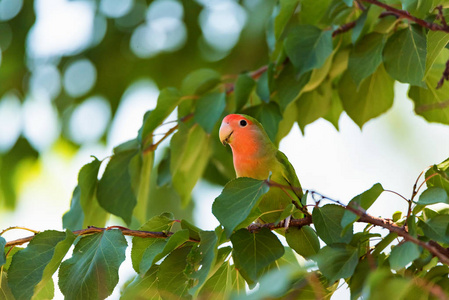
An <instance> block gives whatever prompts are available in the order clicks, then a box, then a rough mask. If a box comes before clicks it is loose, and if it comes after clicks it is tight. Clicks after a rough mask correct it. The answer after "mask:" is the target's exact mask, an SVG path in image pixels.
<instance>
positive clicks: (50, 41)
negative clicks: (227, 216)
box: [0, 0, 449, 299]
mask: <svg viewBox="0 0 449 300" xmlns="http://www.w3.org/2000/svg"><path fill="white" fill-rule="evenodd" d="M130 1H131V0H127V1H125V0H123V2H122V6H121V7H120V6H119V8H117V10H111V9H109V10H108V6H107V5H106V4H103V5H104V6H103V7H102V9H103V10H105V11H106V12H107V13H108V14H110V15H117V14H120V13H123V11H126V5H127V3H129V2H130ZM106 2H107V1H104V0H103V1H101V3H106ZM231 2H232V1H231ZM231 2H230V3H231ZM49 3H50V2H48V1H44V0H38V1H36V11H37V22H36V24H35V26H34V28H33V30H32V32H31V34H30V36H29V45H30V51H32V52H33V53H34V55H37V56H45V55H53V54H55V53H60V52H70V51H75V50H76V49H78V48H79V47H82V46H83V45H84V44H86V43H88V42H89V40H90V38H91V36H90V35H91V32H90V28H91V26H92V24H93V22H95V18H94V14H93V11H92V5H91V3H89V2H88V1H87V2H77V1H75V2H70V1H68V0H53V1H51V6H50V5H49ZM100 5H102V4H100ZM227 5H230V6H233V5H234V6H235V4H233V2H232V3H231V4H227ZM120 9H121V10H120ZM175 9H176V8H175ZM226 9H228V8H226V7H224V8H223V7H219V8H215V10H214V9H210V10H209V11H208V12H207V13H205V14H204V15H203V16H202V19H203V22H206V21H207V20H208V19H210V20H216V18H214V17H213V16H214V15H213V14H214V13H215V14H216V13H217V11H219V12H220V10H222V11H221V13H223V11H225V12H227V11H226ZM236 11H238V13H237V14H236V17H235V18H234V19H233V22H230V24H227V23H226V22H214V23H213V26H216V27H217V28H216V29H217V30H218V31H220V30H221V33H222V34H223V35H226V34H229V32H231V31H234V32H237V31H238V30H241V27H242V26H243V25H242V24H244V21H245V15H244V13H242V12H241V11H240V10H239V9H238V8H236ZM211 15H212V17H211ZM215 16H217V15H215ZM171 22H172V23H170V24H171V25H170V24H169V25H167V23H163V24H162V25H160V26H162V27H161V28H171V27H170V26H179V24H178V25H176V24H177V23H176V22H175V21H171ZM211 22H212V21H211ZM175 23H176V24H175ZM220 24H225V26H228V27H227V28H220V26H221V25H220ZM148 26H149V27H148V28H146V29H145V30H156V31H158V30H159V29H157V26H156V25H154V24H153V25H148ZM152 26H153V27H152ZM154 26H156V29H155V27H154ZM164 26H168V27H164ZM239 28H240V29H239ZM142 30H143V29H142ZM67 32H69V34H67ZM158 32H159V33H160V32H162V33H164V32H166V31H165V29H164V30H162V29H160V30H159V31H158ZM211 39H213V38H211ZM219 42H220V41H218V40H217V41H215V43H219ZM230 45H231V46H229V45H224V46H223V45H222V46H223V47H230V48H232V44H230ZM166 46H167V45H166ZM168 46H170V47H175V48H176V45H174V46H173V45H168ZM168 46H167V47H168ZM148 47H150V46H148ZM148 49H150V50H151V51H153V50H154V49H153V48H151V47H150V48H148ZM152 49H153V50H152ZM167 49H168V48H167ZM150 50H149V51H148V52H145V53H140V54H136V55H144V56H145V55H147V56H148V55H153V54H152V52H151V51H150ZM78 67H80V66H78ZM81 67H83V66H81ZM84 67H86V68H89V62H85V65H84ZM42 72H47V73H48V74H54V70H50V69H47V70H42ZM52 72H53V73H52ZM47 73H45V74H47ZM94 73H95V70H94V71H92V74H94ZM92 76H93V79H92V80H91V81H93V82H95V79H94V77H95V75H92ZM88 83H89V82H88ZM60 85H61V83H60ZM62 85H64V83H63V82H62ZM54 88H55V89H57V88H58V86H56V85H55V87H54ZM59 88H62V87H61V86H59ZM159 88H163V87H157V86H156V85H155V84H154V82H153V81H152V80H151V79H147V80H142V81H139V82H136V83H135V84H133V85H132V86H131V87H129V88H128V89H127V90H126V91H125V92H124V94H123V97H122V101H121V104H120V106H119V109H118V112H117V115H116V117H115V119H114V120H113V123H112V126H111V129H110V132H109V134H108V138H107V145H99V144H96V143H94V142H89V141H90V140H92V141H94V140H96V136H95V135H93V136H88V133H89V132H90V130H89V128H87V129H86V130H84V132H85V134H81V135H80V136H76V134H77V133H76V132H75V131H74V132H73V135H74V138H75V139H80V140H83V141H84V140H87V141H88V142H87V143H85V144H84V145H83V147H82V148H81V149H80V151H79V152H78V153H73V150H72V149H71V148H70V147H67V146H66V145H64V144H58V143H56V144H55V142H54V140H55V137H56V136H58V135H59V131H58V130H59V129H58V126H57V124H55V122H56V121H55V111H54V108H53V106H52V103H51V100H50V98H51V97H49V95H45V94H39V93H36V96H34V97H33V98H32V99H27V101H26V102H25V105H24V106H23V107H20V105H19V106H18V104H17V101H15V100H14V99H12V100H10V101H9V102H8V105H9V106H8V107H7V109H9V110H5V108H2V107H1V106H0V129H1V128H2V127H1V126H2V121H1V120H2V116H8V115H10V113H11V111H12V112H20V113H21V114H22V115H23V120H30V121H23V122H19V124H18V125H17V128H20V127H22V130H23V131H24V132H25V134H26V135H28V136H29V137H31V139H32V140H33V138H34V137H36V138H35V143H36V145H37V147H39V148H40V149H43V150H44V151H43V152H42V153H43V155H42V161H41V164H40V165H39V166H33V167H30V169H29V170H27V173H29V177H30V179H29V180H26V181H25V184H24V186H22V187H21V191H22V193H21V195H20V200H19V202H18V203H19V204H18V208H17V210H16V211H14V212H12V213H11V212H8V213H3V214H2V215H1V216H0V228H6V227H8V226H11V225H18V226H25V227H29V228H33V229H36V230H45V229H57V230H60V229H62V220H61V216H62V215H63V213H64V212H66V211H67V210H68V208H69V204H70V198H71V193H72V191H73V188H74V186H75V185H76V180H77V174H78V171H79V169H80V168H81V166H82V165H84V164H85V163H87V162H89V161H90V160H91V158H90V156H91V155H95V156H97V157H99V158H104V157H106V156H108V155H110V153H111V150H112V148H113V147H114V146H116V145H118V144H119V143H121V142H123V141H126V140H128V139H132V138H134V137H135V135H136V132H137V130H138V129H139V127H140V125H141V120H142V116H143V114H144V112H145V111H147V110H148V109H152V108H154V107H155V105H156V99H157V95H158V92H159ZM407 89H408V86H407V85H404V84H399V83H396V85H395V100H394V106H393V108H392V109H390V110H389V111H388V112H387V113H386V114H383V115H382V116H380V117H378V118H376V119H373V120H371V121H369V122H368V123H367V124H365V125H364V127H363V128H362V129H360V128H359V127H358V126H357V125H356V124H355V123H354V122H353V121H352V120H351V119H350V118H349V117H348V116H347V115H346V114H345V113H343V114H342V116H341V118H340V121H339V130H338V131H337V130H336V129H335V128H334V127H333V126H332V125H331V124H330V123H328V122H327V121H324V120H322V119H320V120H318V121H316V122H314V123H313V124H311V125H308V126H307V127H306V129H305V132H304V134H303V133H301V132H300V130H299V128H298V126H297V125H295V126H294V128H293V130H292V131H291V132H290V134H289V135H288V136H287V137H285V138H284V139H283V140H282V142H281V144H280V150H281V151H283V152H284V153H285V154H286V155H287V157H288V158H289V160H290V162H291V163H292V165H293V166H294V168H295V170H296V171H297V174H298V177H299V179H300V181H301V184H302V187H303V188H304V189H310V190H315V191H317V192H319V193H321V194H323V195H326V196H329V197H331V198H333V199H336V200H340V201H341V202H343V203H347V202H349V200H350V199H352V198H353V197H354V196H356V195H358V194H360V193H362V192H363V191H365V190H367V189H369V188H370V187H371V186H372V185H374V184H375V183H377V182H380V183H381V184H382V185H383V187H384V188H385V189H390V190H394V191H396V192H398V193H400V194H402V195H404V196H405V197H410V195H411V192H412V187H413V184H414V183H415V180H416V178H417V176H418V175H419V174H420V172H421V171H423V170H425V169H426V168H427V167H428V166H430V165H432V164H436V163H439V162H441V161H443V160H445V159H446V158H447V157H448V156H449V138H448V137H449V126H444V125H441V124H432V123H428V122H427V121H425V120H424V119H423V118H422V117H419V116H416V115H415V113H414V112H413V103H412V101H411V100H409V99H408V98H407ZM86 102H87V104H85V106H84V107H80V108H79V111H78V112H77V114H75V116H77V117H74V118H73V119H72V120H71V122H73V127H74V128H78V129H80V130H81V132H83V128H82V124H83V122H82V120H83V119H84V118H88V117H89V116H90V115H98V114H96V112H97V111H107V110H108V108H107V107H105V106H104V105H105V102H106V101H104V100H102V99H101V98H93V99H89V101H86ZM2 103H3V102H2ZM3 106H5V105H3ZM37 110H38V111H39V112H40V113H39V114H36V111H37ZM5 111H6V112H8V113H5ZM2 113H3V114H2ZM38 116H41V117H40V118H38ZM174 118H176V114H172V115H171V116H170V117H169V119H174ZM5 119H6V117H5V118H3V120H5ZM109 120H110V115H107V114H106V115H105V116H103V119H99V120H96V122H97V123H96V124H95V128H98V133H96V134H97V135H98V134H101V133H102V132H103V131H104V130H105V128H103V129H102V126H103V127H105V125H104V124H107V122H108V121H109ZM11 122H14V121H11ZM27 122H28V123H27ZM11 124H12V123H9V125H11ZM33 124H41V125H40V126H41V127H39V128H36V126H35V125H33ZM80 126H81V127H80ZM13 128H14V126H13ZM16 131H17V132H19V133H20V130H16ZM16 131H14V130H11V132H12V134H15V133H14V132H16ZM161 131H163V129H162V130H161ZM42 132H46V133H47V134H46V135H42ZM37 137H39V138H37ZM8 138H9V139H11V137H8ZM5 140H6V137H5ZM4 143H6V142H4ZM1 145H2V141H1V140H0V147H1ZM228 151H231V150H230V149H229V148H228ZM25 167H26V166H25ZM220 191H221V188H219V187H214V186H211V185H209V184H207V183H204V182H201V183H199V184H198V185H197V186H196V187H195V189H194V196H195V197H194V198H195V199H196V201H197V203H196V208H195V220H196V223H197V225H198V226H199V227H200V228H202V229H204V230H207V229H214V228H215V227H216V226H217V225H218V221H217V220H216V219H215V217H214V216H213V215H212V213H211V206H212V203H213V200H214V199H215V197H216V196H218V195H219V193H220ZM405 209H406V202H405V201H404V200H402V199H401V198H400V197H398V196H397V195H394V194H390V193H384V194H382V195H381V197H380V200H379V201H376V203H375V204H374V205H373V207H372V208H371V209H370V210H369V213H370V214H372V215H374V216H383V217H391V215H392V214H393V213H394V212H395V211H398V210H401V211H405ZM24 235H27V233H23V232H20V233H18V232H16V231H14V232H10V233H8V234H7V235H6V236H5V238H6V239H7V240H10V239H14V238H17V237H20V236H24ZM128 242H130V241H129V240H128ZM129 249H130V248H129ZM127 257H128V258H129V251H128V253H127ZM133 274H134V271H133V270H132V268H131V264H130V261H129V260H127V261H125V262H124V263H123V265H122V267H121V268H120V283H119V284H118V286H117V288H116V289H115V291H114V293H113V295H112V296H111V297H109V299H117V298H118V295H119V287H120V286H121V285H122V284H123V283H124V281H126V280H127V279H128V278H129V277H130V276H132V275H133ZM55 282H56V281H55ZM347 297H348V291H347V290H346V289H345V288H341V289H340V290H339V291H338V292H337V293H336V294H335V295H334V296H333V298H332V299H345V298H347ZM55 299H62V295H61V294H60V293H59V292H58V294H57V296H56V297H55Z"/></svg>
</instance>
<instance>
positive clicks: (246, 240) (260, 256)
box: [231, 228, 284, 284]
mask: <svg viewBox="0 0 449 300" xmlns="http://www.w3.org/2000/svg"><path fill="white" fill-rule="evenodd" d="M231 243H232V245H233V247H234V248H233V250H232V257H233V258H234V262H235V266H236V268H237V269H238V270H239V272H240V273H241V274H242V276H243V277H244V278H245V280H246V281H247V282H248V284H253V283H254V282H255V281H257V279H258V278H259V276H260V275H261V273H262V271H263V269H264V268H266V267H268V266H269V265H270V264H271V263H273V262H274V261H275V260H277V259H279V258H281V257H282V255H284V246H282V244H281V242H280V241H279V239H278V238H277V237H276V236H275V235H274V234H273V233H272V232H271V231H270V230H269V229H267V228H263V229H262V230H261V231H260V232H258V233H251V232H249V231H248V230H246V229H240V230H239V231H237V232H235V233H234V234H233V235H231Z"/></svg>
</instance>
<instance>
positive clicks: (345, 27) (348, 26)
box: [332, 21, 357, 37]
mask: <svg viewBox="0 0 449 300" xmlns="http://www.w3.org/2000/svg"><path fill="white" fill-rule="evenodd" d="M356 23H357V21H352V22H349V23H346V24H343V25H341V26H340V27H339V28H338V29H336V30H334V32H332V37H336V36H337V35H339V34H342V33H345V32H347V31H349V30H351V29H352V28H354V27H355V24H356Z"/></svg>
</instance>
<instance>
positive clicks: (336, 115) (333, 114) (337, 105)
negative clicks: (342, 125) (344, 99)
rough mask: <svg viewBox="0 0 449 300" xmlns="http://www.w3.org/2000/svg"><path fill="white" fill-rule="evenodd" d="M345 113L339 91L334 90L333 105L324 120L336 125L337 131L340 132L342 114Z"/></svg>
mask: <svg viewBox="0 0 449 300" xmlns="http://www.w3.org/2000/svg"><path fill="white" fill-rule="evenodd" d="M342 112H343V106H342V104H341V100H340V97H339V96H338V92H337V90H335V89H333V90H332V97H331V105H330V108H329V110H328V111H327V113H326V115H324V116H323V118H324V119H325V120H327V121H329V122H330V123H331V124H332V125H334V127H335V129H337V130H338V121H339V120H340V116H341V113H342Z"/></svg>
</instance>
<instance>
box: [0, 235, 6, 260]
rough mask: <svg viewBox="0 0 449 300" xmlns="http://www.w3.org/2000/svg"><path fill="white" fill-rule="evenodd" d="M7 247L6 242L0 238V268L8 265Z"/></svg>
mask: <svg viewBox="0 0 449 300" xmlns="http://www.w3.org/2000/svg"><path fill="white" fill-rule="evenodd" d="M5 246H6V240H5V239H4V238H3V237H1V236H0V267H1V266H3V265H4V264H5V263H6V255H5Z"/></svg>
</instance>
